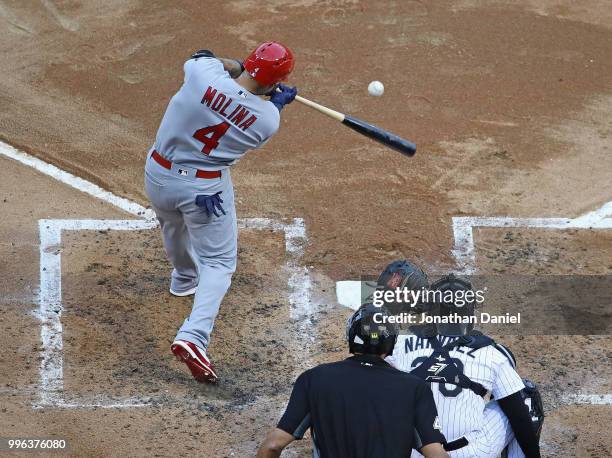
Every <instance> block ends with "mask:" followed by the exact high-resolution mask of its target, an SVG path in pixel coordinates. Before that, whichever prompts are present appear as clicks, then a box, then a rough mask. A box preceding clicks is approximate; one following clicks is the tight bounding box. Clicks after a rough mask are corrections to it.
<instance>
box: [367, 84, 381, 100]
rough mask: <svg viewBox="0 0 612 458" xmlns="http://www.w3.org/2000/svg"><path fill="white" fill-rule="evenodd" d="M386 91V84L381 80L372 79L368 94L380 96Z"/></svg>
mask: <svg viewBox="0 0 612 458" xmlns="http://www.w3.org/2000/svg"><path fill="white" fill-rule="evenodd" d="M384 93H385V86H384V85H383V83H381V82H380V81H372V82H371V83H370V84H368V94H370V95H373V96H374V97H380V96H381V95H383V94H384Z"/></svg>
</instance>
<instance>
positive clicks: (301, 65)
mask: <svg viewBox="0 0 612 458" xmlns="http://www.w3.org/2000/svg"><path fill="white" fill-rule="evenodd" d="M0 24H2V30H3V32H4V33H3V35H4V40H3V42H2V44H1V45H0V62H1V63H2V65H0V105H1V106H2V109H1V110H0V139H1V140H3V141H5V142H6V143H8V144H11V145H13V146H15V147H16V148H19V149H20V150H23V151H25V152H27V153H29V154H31V155H33V156H36V157H38V158H40V159H42V160H44V161H46V162H48V163H51V164H54V165H56V166H57V167H59V168H61V169H63V170H66V171H68V172H70V173H72V174H74V175H76V176H78V177H82V178H84V179H86V180H89V181H91V182H93V183H95V184H97V185H99V186H101V187H103V188H104V189H107V190H109V191H111V192H112V193H114V194H116V195H118V196H123V197H126V198H128V199H130V200H133V201H134V202H136V203H138V204H140V205H143V206H146V205H147V201H146V198H145V196H144V191H143V177H142V175H143V173H142V171H143V166H144V158H145V154H146V151H147V149H148V148H149V147H150V145H151V143H152V141H153V139H154V136H155V131H156V129H157V126H158V123H159V121H160V119H161V116H162V114H163V112H164V109H165V106H166V104H167V102H168V99H169V98H170V97H171V95H172V94H173V93H174V92H175V91H176V89H177V88H178V87H179V85H180V84H181V81H182V63H183V62H184V60H185V59H186V58H187V57H188V56H189V55H190V54H191V52H193V51H194V50H196V49H200V48H210V49H212V50H214V51H215V52H216V53H217V54H218V55H220V56H228V57H243V56H245V55H246V53H247V52H248V51H250V49H251V48H252V46H253V45H255V44H256V43H258V42H259V41H262V40H264V39H275V40H279V41H282V42H285V43H287V44H288V45H290V46H291V47H292V48H293V50H294V52H295V54H296V56H297V66H296V70H295V72H294V75H293V76H292V82H294V83H295V84H296V85H297V86H298V88H299V90H300V92H301V94H303V95H304V96H306V97H308V98H312V99H314V100H316V101H319V102H322V103H325V104H326V105H329V106H330V107H333V108H336V109H338V110H341V111H343V112H347V113H350V114H353V115H355V116H357V117H359V118H362V119H365V120H367V121H370V122H373V123H375V124H377V125H380V126H381V127H384V128H387V129H389V130H390V131H392V132H395V133H397V134H399V135H402V136H404V137H407V138H409V139H411V140H413V141H415V142H416V143H417V145H418V152H417V155H416V156H415V157H414V158H412V159H407V158H405V157H401V156H400V155H399V154H396V153H394V152H392V151H390V150H386V149H384V148H383V147H382V146H380V145H378V144H375V143H373V142H370V141H368V140H365V139H364V138H362V137H360V136H358V135H355V134H354V133H353V132H351V131H349V130H348V129H345V128H344V127H342V126H340V125H338V124H334V123H330V122H329V121H328V120H327V119H326V118H324V117H322V116H320V115H318V114H316V113H313V112H311V111H309V110H308V109H307V108H306V107H303V106H299V105H298V104H294V105H292V106H290V107H287V108H286V109H285V110H284V111H283V118H282V123H281V130H280V132H279V133H278V135H277V136H275V138H274V139H273V140H272V141H270V142H269V143H268V144H266V145H265V147H264V148H262V150H260V151H257V152H252V153H250V154H248V155H247V156H246V157H245V158H244V159H243V160H242V161H240V163H239V164H238V165H236V166H235V167H234V168H233V172H232V173H233V180H234V183H235V188H236V189H235V192H236V206H237V211H238V217H239V218H243V219H245V220H246V219H248V218H251V219H253V218H267V219H268V220H270V221H274V222H278V224H290V223H291V222H292V221H294V219H295V218H303V221H304V227H305V230H306V236H307V240H306V241H305V242H304V244H303V246H300V249H302V248H303V252H302V251H300V256H299V259H298V258H295V257H292V256H293V255H292V254H291V253H289V252H287V250H286V245H285V238H284V237H285V236H284V235H283V232H282V231H275V230H271V229H269V228H266V229H257V228H253V227H251V228H249V227H245V228H243V229H242V230H241V233H240V252H239V260H238V261H239V267H238V271H237V273H236V275H235V278H234V282H233V286H232V288H231V290H230V293H229V295H228V296H227V298H226V300H225V302H224V304H223V306H222V308H221V314H220V316H219V318H218V321H217V325H216V328H215V333H214V335H213V340H212V345H211V355H212V357H213V358H214V361H215V362H216V363H217V364H218V367H219V370H220V375H221V378H222V383H221V385H220V386H218V387H213V388H211V387H202V386H196V385H195V384H194V383H192V381H191V379H190V377H189V376H188V374H187V373H186V372H185V370H184V367H183V366H181V365H178V364H177V363H175V362H174V361H173V359H172V357H171V356H172V355H171V354H170V353H169V349H168V346H169V343H170V341H171V339H172V338H173V337H174V332H175V329H176V328H177V326H179V324H180V323H181V321H182V320H183V319H184V316H185V315H186V313H187V312H188V310H189V307H190V301H189V300H188V299H177V298H173V297H171V296H170V295H169V294H168V293H167V287H168V275H169V265H168V263H167V261H166V260H165V257H164V254H163V249H162V247H161V240H160V236H159V233H158V230H135V231H112V230H111V231H107V230H75V231H69V232H66V233H65V234H63V235H62V242H61V244H60V245H58V246H56V247H51V248H52V252H57V253H61V256H62V264H61V268H62V270H61V283H62V285H61V286H62V289H61V291H62V306H63V311H62V316H61V324H62V337H63V349H62V356H63V379H62V383H63V393H64V398H63V399H64V401H65V404H66V405H64V406H63V407H57V406H56V407H49V406H46V407H45V406H38V405H37V404H38V403H39V401H40V398H41V390H42V389H44V383H43V382H42V381H41V372H40V366H41V360H42V359H43V355H44V348H42V346H41V338H40V329H41V319H40V318H41V317H40V316H37V315H36V312H37V310H38V307H39V299H40V294H41V291H40V288H39V286H40V275H41V272H40V271H39V266H40V253H39V246H40V243H41V242H40V234H39V228H38V221H39V220H41V219H85V218H87V219H96V220H107V219H109V220H111V219H112V220H124V219H135V218H136V216H134V215H129V214H127V213H125V212H123V211H121V210H118V209H116V208H114V207H113V206H111V205H108V204H107V203H104V202H102V201H100V200H98V199H95V198H93V197H90V196H86V195H85V194H82V193H80V192H79V191H77V190H74V189H72V188H70V187H68V186H66V185H64V184H60V183H58V182H57V181H55V180H53V179H51V178H49V177H47V176H44V175H43V174H40V173H38V172H35V171H33V170H32V169H31V168H29V167H26V166H24V165H22V164H18V163H17V162H15V161H13V160H10V159H7V158H5V157H4V156H0V180H1V182H2V186H1V189H2V196H1V197H0V206H1V208H2V209H3V218H2V221H0V234H2V235H3V237H2V242H0V254H1V259H2V261H3V262H2V263H0V273H1V274H2V275H1V276H0V284H1V285H2V286H1V289H0V291H1V294H0V306H1V308H2V313H0V329H1V330H2V332H0V343H1V344H2V345H3V346H4V349H5V351H4V352H3V353H2V355H1V356H0V409H1V412H2V414H1V415H0V437H34V436H36V437H40V436H43V437H62V438H65V439H67V440H68V442H69V447H70V449H69V452H70V453H71V454H73V455H81V456H82V455H91V456H108V455H112V456H125V455H128V454H129V455H138V456H144V455H149V456H150V455H154V456H169V455H178V454H190V453H196V452H197V453H199V454H201V455H202V454H203V455H204V456H227V457H230V456H235V457H242V456H251V455H253V453H254V450H255V449H256V446H257V444H258V443H259V442H260V441H261V439H262V438H263V436H264V434H265V431H266V430H267V429H268V428H269V427H271V426H272V425H274V423H275V421H277V420H278V418H279V415H280V413H281V412H282V409H283V407H284V405H285V402H286V399H287V396H288V393H289V390H290V387H291V383H292V381H293V379H294V378H295V376H296V375H297V374H298V373H299V372H300V371H301V370H303V369H305V368H307V367H309V366H310V365H312V364H315V363H319V362H322V361H331V360H334V359H339V358H341V357H343V356H344V355H345V349H344V343H343V332H344V329H343V327H344V321H345V318H346V316H347V315H348V314H349V313H350V312H349V311H348V310H347V309H344V308H342V307H340V306H339V305H337V304H336V302H335V293H334V282H335V281H338V280H346V279H357V278H359V276H360V275H362V274H375V273H376V272H377V271H378V270H379V269H380V268H381V267H382V266H384V265H385V264H386V263H387V262H389V261H391V260H393V259H396V258H400V257H404V258H408V259H411V260H413V261H416V262H418V263H420V264H422V265H423V266H424V267H425V269H426V270H428V271H429V272H431V273H433V274H436V273H441V272H445V271H448V270H450V269H453V268H454V267H455V265H456V264H455V263H456V260H455V258H454V257H453V251H452V250H453V244H454V238H453V228H452V217H454V216H511V217H520V218H527V217H563V218H574V217H577V216H579V215H582V214H584V213H586V212H589V211H592V210H594V209H597V208H600V207H601V206H602V205H603V204H605V203H606V202H608V201H611V200H612V179H611V171H612V154H611V153H612V140H611V139H612V127H611V124H610V119H611V117H612V78H611V76H610V75H612V62H611V61H610V56H611V55H612V10H611V9H610V6H609V2H607V1H606V0H585V1H582V2H572V1H569V0H546V1H535V0H520V1H509V0H508V1H503V0H490V1H479V0H456V1H446V0H441V1H436V2H426V1H417V0H414V1H412V0H403V1H382V2H371V1H358V0H355V1H351V0H346V1H343V0H337V1H324V2H316V1H311V0H277V1H263V2H255V1H252V0H234V1H228V2H200V1H194V0H188V1H182V2H170V1H157V0H156V1H149V2H143V1H136V0H127V1H126V0H110V1H106V2H101V1H91V2H81V1H78V0H57V1H53V0H43V1H41V2H20V1H14V0H1V1H0ZM371 80H381V81H382V82H383V83H384V84H385V89H386V90H385V94H384V96H383V97H380V98H373V97H369V96H368V95H367V92H366V87H367V84H368V83H369V82H370V81H371ZM508 234H509V235H508ZM610 237H612V229H611V230H590V229H588V228H587V229H585V230H580V231H577V230H574V231H553V230H536V229H520V230H519V229H513V230H507V231H506V230H498V229H482V228H481V229H478V230H476V231H475V245H476V267H477V269H478V270H479V272H480V273H483V274H493V273H495V274H504V275H512V274H537V275H576V274H581V275H609V274H610V273H611V272H612V253H611V252H610V243H609V242H610ZM304 269H306V270H304ZM297 271H299V272H303V271H305V272H307V275H308V281H309V282H310V283H309V296H308V297H301V298H300V299H299V301H301V302H300V303H301V304H302V305H303V308H296V307H294V306H292V305H291V304H294V303H297V302H296V299H295V297H294V296H295V294H296V290H295V281H294V280H292V277H291V276H292V275H294V274H295V272H297ZM304 281H305V280H304ZM299 301H298V302H299ZM587 305H588V304H587ZM605 334H606V333H603V334H602V335H584V336H568V335H564V336H561V335H559V336H557V335H547V336H544V335H542V336H533V335H529V336H503V337H500V339H501V340H502V342H504V343H507V344H508V346H509V347H510V348H511V349H512V350H513V351H514V353H515V355H516V356H517V358H518V360H519V369H520V372H521V375H524V376H527V377H529V378H531V379H533V380H535V381H538V382H539V383H541V384H542V386H543V388H544V392H545V394H544V401H545V407H546V408H547V411H548V412H549V416H548V418H547V420H546V424H545V428H544V433H543V442H544V443H543V451H544V452H545V455H546V456H551V457H552V456H580V457H602V456H611V455H612V439H610V435H609V433H608V432H607V430H606V426H605V425H607V424H609V423H610V421H611V420H612V411H611V409H610V405H605V403H604V405H590V404H589V403H586V404H584V405H578V402H583V401H576V400H575V398H572V396H575V395H591V394H608V393H610V392H611V390H612V379H611V378H610V363H609V361H610V350H609V349H610V345H611V344H612V339H611V338H610V336H609V335H605ZM608 396H609V395H608ZM126 400H130V402H133V403H134V406H133V407H127V406H126V405H123V406H120V408H104V407H94V406H93V405H94V404H96V403H100V404H106V405H108V404H110V403H112V402H117V403H118V404H121V403H123V404H126V403H127V401H126ZM608 403H609V401H608ZM140 404H144V405H142V406H141V405H140ZM84 405H88V407H83V406H84ZM35 407H40V408H35ZM309 450H310V446H309V444H308V443H307V441H301V443H298V444H296V445H294V446H292V447H291V448H290V450H289V451H287V452H286V453H285V454H284V455H283V456H308V454H309Z"/></svg>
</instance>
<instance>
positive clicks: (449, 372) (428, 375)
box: [410, 335, 544, 438]
mask: <svg viewBox="0 0 612 458" xmlns="http://www.w3.org/2000/svg"><path fill="white" fill-rule="evenodd" d="M428 340H429V341H430V342H431V346H432V348H433V349H434V352H433V353H432V354H431V355H430V356H429V358H427V359H426V360H425V361H423V363H422V364H421V365H420V366H418V367H416V368H415V369H413V370H411V371H410V373H411V374H413V375H416V376H417V377H419V378H421V379H423V380H425V381H426V382H429V383H450V384H453V385H458V386H460V387H462V388H468V389H470V390H472V391H473V392H474V393H476V394H477V395H478V396H483V397H484V396H486V394H487V389H486V388H485V387H484V386H482V385H481V384H480V383H478V382H474V381H472V380H470V379H469V377H467V376H466V375H465V374H463V372H462V371H461V369H459V368H458V367H457V366H456V365H455V363H454V361H453V359H452V358H451V357H450V354H449V352H450V350H452V349H453V348H456V347H462V346H463V347H468V348H471V349H472V350H471V351H475V350H478V349H480V348H483V347H486V346H489V345H494V346H495V347H496V348H497V349H498V350H499V351H500V352H501V353H502V354H503V355H504V356H506V358H508V361H510V364H511V365H512V367H514V368H516V361H515V360H514V358H513V357H512V355H511V354H510V353H509V352H508V350H506V349H505V348H504V347H502V346H501V345H499V344H497V343H495V341H494V340H493V339H491V338H490V337H487V336H484V335H473V336H463V337H460V338H459V339H457V340H455V341H453V342H450V343H448V344H446V345H444V346H442V344H441V343H440V341H439V340H438V338H437V337H429V338H428ZM523 383H524V384H525V388H523V390H521V396H522V397H523V400H524V401H525V404H526V405H527V407H528V408H529V414H530V416H531V423H532V425H533V428H534V430H535V431H536V434H537V436H538V438H539V437H540V434H541V432H542V425H543V424H544V406H543V404H542V397H541V395H540V392H539V390H538V387H537V385H536V384H535V383H533V382H532V381H530V380H527V379H523Z"/></svg>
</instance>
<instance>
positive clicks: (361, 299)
mask: <svg viewBox="0 0 612 458" xmlns="http://www.w3.org/2000/svg"><path fill="white" fill-rule="evenodd" d="M374 289H375V288H374V286H373V285H371V284H370V282H365V281H364V282H362V281H354V280H345V281H337V282H336V299H337V301H338V304H340V305H343V306H344V307H348V308H350V309H353V310H357V309H358V308H359V307H361V305H362V304H363V303H365V301H366V298H367V297H368V296H369V295H370V294H372V292H373V291H374Z"/></svg>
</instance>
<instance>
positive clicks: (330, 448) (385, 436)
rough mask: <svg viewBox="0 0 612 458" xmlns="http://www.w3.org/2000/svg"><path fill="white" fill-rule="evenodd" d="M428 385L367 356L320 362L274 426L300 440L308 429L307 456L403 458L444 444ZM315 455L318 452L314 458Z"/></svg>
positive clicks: (304, 378) (302, 379)
mask: <svg viewBox="0 0 612 458" xmlns="http://www.w3.org/2000/svg"><path fill="white" fill-rule="evenodd" d="M437 423H438V421H437V411H436V404H435V402H434V399H433V395H432V394H431V389H430V388H429V384H427V383H425V382H424V381H423V380H420V379H418V378H416V377H414V376H412V375H410V374H407V373H405V372H402V371H399V370H397V369H395V368H393V367H391V366H390V365H389V364H388V363H386V362H385V361H384V360H383V359H381V358H379V357H377V356H372V355H358V356H353V357H351V358H348V359H345V360H344V361H338V362H336V363H330V364H322V365H320V366H317V367H315V368H313V369H310V370H307V371H306V372H304V373H303V374H302V375H300V376H299V377H298V379H297V380H296V382H295V385H294V387H293V392H292V393H291V398H290V399H289V405H288V406H287V410H286V411H285V414H284V415H283V417H282V418H281V420H280V422H279V423H278V428H280V429H282V430H283V431H286V432H288V433H289V434H292V435H293V436H294V437H295V438H296V439H301V438H302V437H303V436H304V433H305V432H306V430H307V429H308V428H309V427H310V428H312V431H311V432H312V436H313V441H314V452H313V456H315V457H319V456H320V457H321V458H390V457H392V458H395V457H409V456H410V453H411V450H412V448H413V446H415V447H416V446H417V445H416V444H415V443H414V441H415V431H416V432H417V434H418V436H419V438H420V440H421V445H427V444H431V443H434V442H440V443H442V442H444V436H443V435H442V434H441V433H440V431H439V430H438V429H436V427H437V426H438V425H437ZM317 453H318V454H317Z"/></svg>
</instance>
